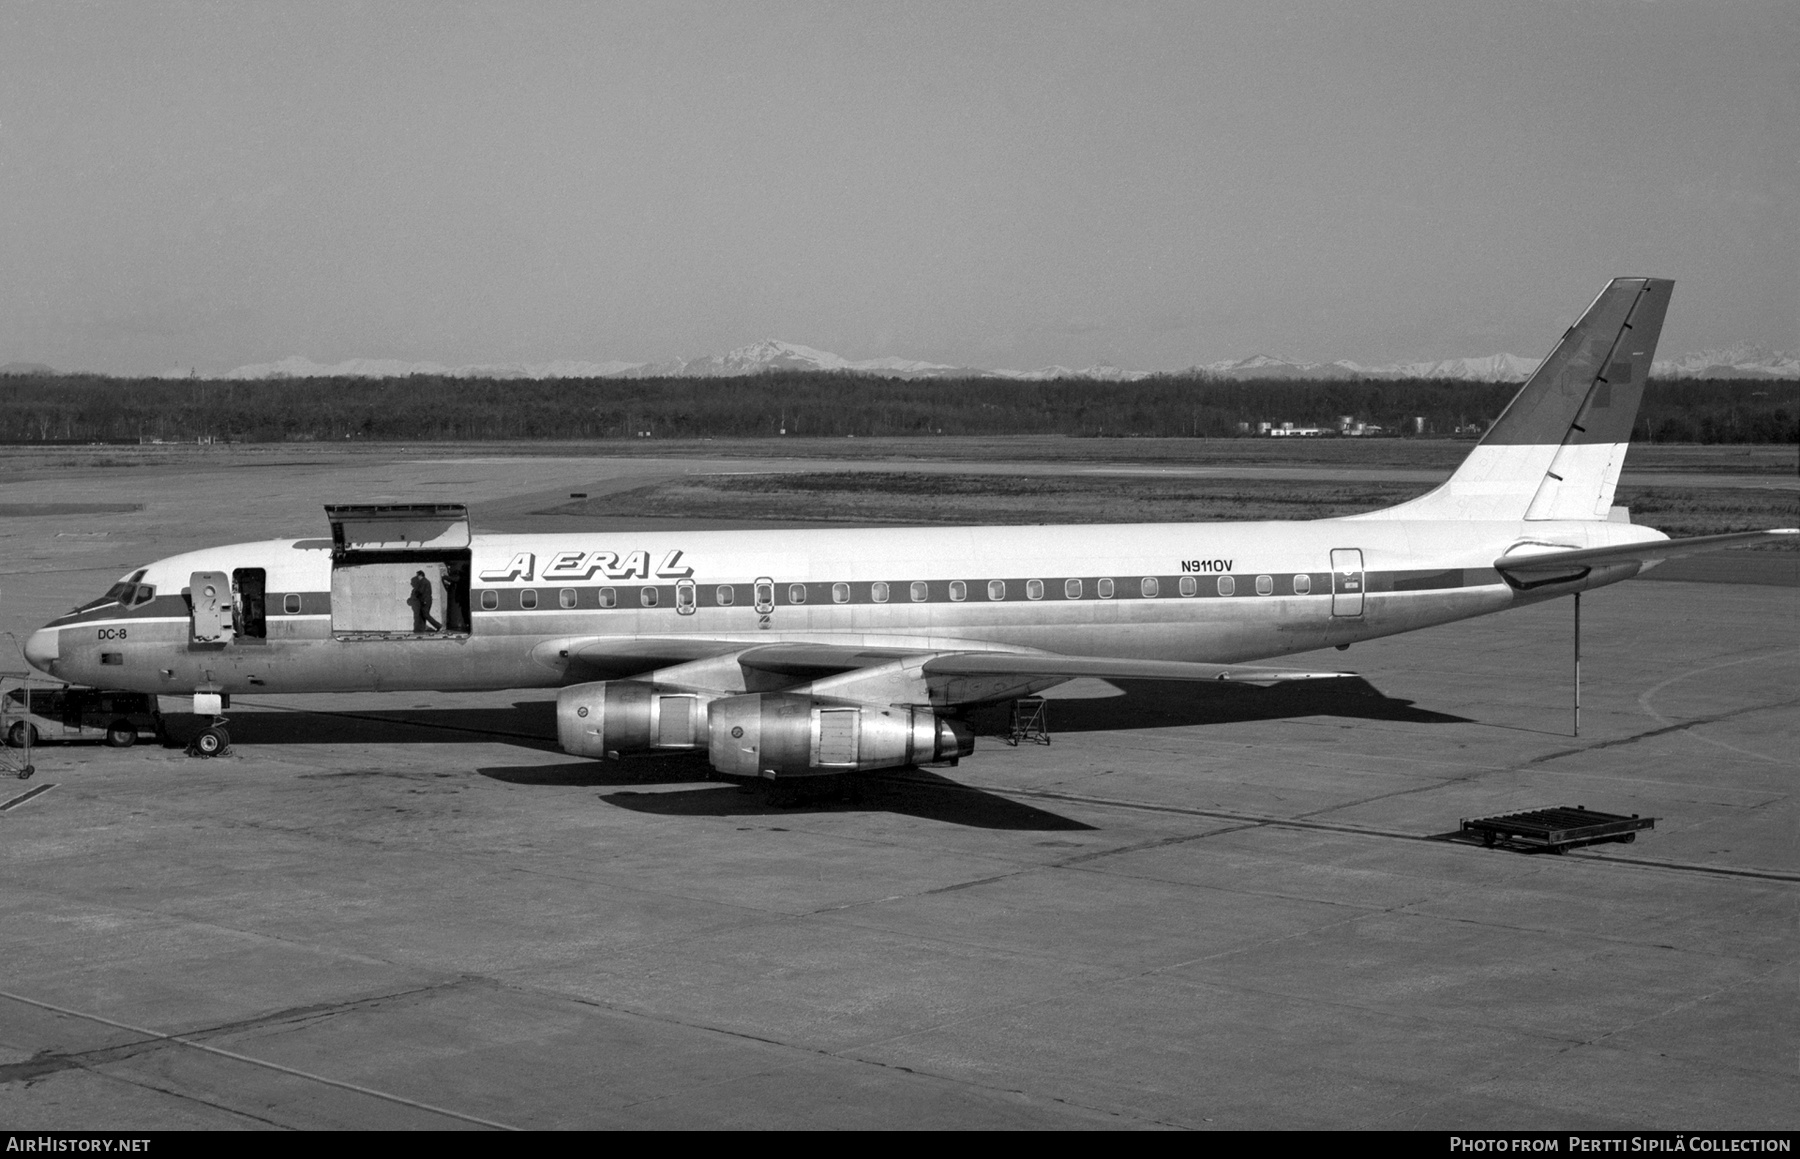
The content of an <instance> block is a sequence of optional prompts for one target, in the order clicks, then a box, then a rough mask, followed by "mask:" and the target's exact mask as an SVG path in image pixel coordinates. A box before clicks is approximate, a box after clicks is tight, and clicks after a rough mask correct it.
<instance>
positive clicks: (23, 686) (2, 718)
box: [0, 676, 37, 781]
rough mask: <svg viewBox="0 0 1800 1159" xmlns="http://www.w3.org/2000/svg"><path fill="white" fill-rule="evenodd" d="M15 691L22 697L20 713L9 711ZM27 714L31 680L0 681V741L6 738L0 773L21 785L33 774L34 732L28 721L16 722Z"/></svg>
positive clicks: (35, 733) (3, 678)
mask: <svg viewBox="0 0 1800 1159" xmlns="http://www.w3.org/2000/svg"><path fill="white" fill-rule="evenodd" d="M18 690H23V696H21V697H20V698H19V699H20V700H21V701H22V702H23V707H24V711H23V713H20V712H18V711H15V710H14V709H13V707H12V706H13V704H14V700H13V696H12V693H13V692H15V691H18ZM30 714H31V678H30V677H25V678H23V679H21V678H19V677H16V676H4V677H0V737H4V738H6V747H5V748H0V771H4V772H8V773H11V774H12V775H13V776H15V777H17V778H18V779H19V780H21V781H24V780H28V779H30V777H31V775H32V774H33V773H35V772H37V766H36V765H34V764H33V763H32V759H31V753H32V749H33V748H35V747H36V743H37V729H35V728H33V727H32V725H31V722H30V721H29V720H22V719H20V716H21V715H23V716H27V717H28V716H30Z"/></svg>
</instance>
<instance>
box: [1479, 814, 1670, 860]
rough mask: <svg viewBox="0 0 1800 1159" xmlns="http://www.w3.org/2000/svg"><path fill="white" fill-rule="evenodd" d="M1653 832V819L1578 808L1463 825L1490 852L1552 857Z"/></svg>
mask: <svg viewBox="0 0 1800 1159" xmlns="http://www.w3.org/2000/svg"><path fill="white" fill-rule="evenodd" d="M1654 828H1656V818H1654V817H1639V816H1638V815H1637V814H1636V813H1633V814H1631V815H1630V816H1629V817H1627V816H1624V815H1622V814H1618V813H1601V812H1597V811H1595V810H1593V809H1588V808H1586V807H1584V806H1581V805H1573V806H1571V805H1559V806H1557V807H1556V808H1553V809H1531V810H1527V811H1526V812H1523V813H1506V814H1502V815H1501V816H1498V817H1477V818H1476V819H1474V820H1473V821H1464V822H1463V823H1462V832H1463V834H1464V835H1465V836H1470V837H1480V838H1481V843H1482V844H1483V845H1485V846H1487V847H1488V848H1489V849H1492V848H1494V847H1495V846H1497V845H1499V844H1501V843H1502V842H1505V843H1507V844H1509V845H1519V846H1524V847H1526V848H1529V849H1547V850H1549V851H1550V852H1551V853H1562V852H1564V851H1566V850H1569V849H1574V848H1577V847H1579V846H1582V845H1598V844H1601V843H1602V842H1607V841H1618V842H1622V843H1626V844H1629V843H1630V842H1633V841H1636V840H1637V835H1638V834H1639V833H1640V832H1642V831H1643V830H1645V829H1654Z"/></svg>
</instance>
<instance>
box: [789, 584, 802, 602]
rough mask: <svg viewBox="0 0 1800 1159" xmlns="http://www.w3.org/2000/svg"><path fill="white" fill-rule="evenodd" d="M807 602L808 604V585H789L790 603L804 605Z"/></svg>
mask: <svg viewBox="0 0 1800 1159" xmlns="http://www.w3.org/2000/svg"><path fill="white" fill-rule="evenodd" d="M805 602H806V585H805V584H789V585H788V603H790V604H804V603H805Z"/></svg>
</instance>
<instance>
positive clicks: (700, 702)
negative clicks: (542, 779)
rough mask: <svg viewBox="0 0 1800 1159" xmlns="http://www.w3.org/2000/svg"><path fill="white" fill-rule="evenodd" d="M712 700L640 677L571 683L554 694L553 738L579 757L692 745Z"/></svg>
mask: <svg viewBox="0 0 1800 1159" xmlns="http://www.w3.org/2000/svg"><path fill="white" fill-rule="evenodd" d="M713 699H714V698H713V697H712V696H710V695H708V694H706V693H699V692H684V691H682V690H680V689H675V688H662V687H659V686H657V685H655V684H647V683H645V682H643V681H641V680H603V681H599V682H597V683H594V684H575V685H571V686H570V687H568V688H565V689H563V690H562V691H561V692H558V693H557V694H556V738H557V740H558V741H559V742H560V743H561V744H562V747H563V751H564V752H566V753H572V754H574V755H575V756H581V757H616V756H620V755H622V754H624V753H647V752H681V751H683V750H687V749H697V748H699V747H701V746H702V745H704V744H705V743H706V707H707V704H708V703H709V702H710V701H712V700H713Z"/></svg>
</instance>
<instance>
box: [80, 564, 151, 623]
mask: <svg viewBox="0 0 1800 1159" xmlns="http://www.w3.org/2000/svg"><path fill="white" fill-rule="evenodd" d="M149 570H150V569H149V568H147V567H140V568H138V569H137V570H136V571H134V572H132V573H131V574H130V575H128V576H126V577H125V578H124V579H122V580H120V581H119V582H118V583H116V584H114V585H113V586H112V587H110V588H107V589H106V594H105V595H103V596H101V597H100V598H99V599H97V600H89V601H88V602H87V603H85V604H82V605H81V606H80V607H79V608H76V609H75V610H76V611H78V612H85V611H87V610H89V609H90V608H103V607H105V606H106V605H107V604H124V605H125V606H127V607H136V606H137V605H138V604H146V603H149V602H150V601H151V600H153V599H155V598H156V588H155V587H154V586H152V585H150V584H141V585H140V584H139V583H138V581H139V580H141V579H143V578H144V573H145V572H147V571H149ZM145 592H148V593H149V594H148V595H145V594H144V593H145Z"/></svg>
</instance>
